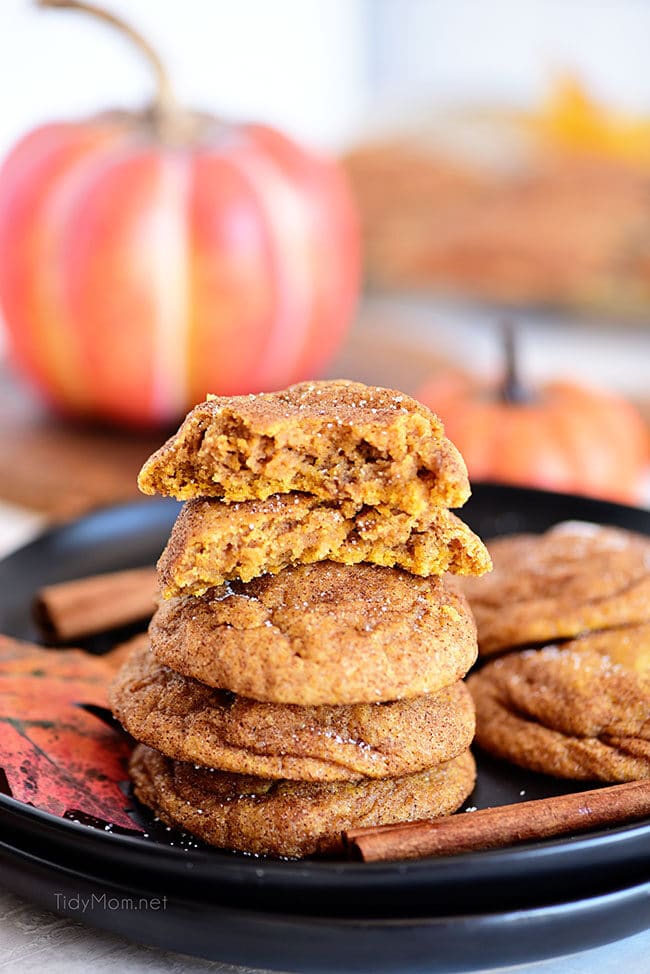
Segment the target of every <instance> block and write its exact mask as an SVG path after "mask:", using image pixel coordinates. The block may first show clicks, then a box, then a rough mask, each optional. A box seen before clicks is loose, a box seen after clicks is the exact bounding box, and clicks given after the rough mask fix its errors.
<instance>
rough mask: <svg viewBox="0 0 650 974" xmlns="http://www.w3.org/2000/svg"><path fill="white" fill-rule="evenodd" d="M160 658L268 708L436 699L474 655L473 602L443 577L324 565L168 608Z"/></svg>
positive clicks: (156, 637)
mask: <svg viewBox="0 0 650 974" xmlns="http://www.w3.org/2000/svg"><path fill="white" fill-rule="evenodd" d="M149 634H150V636H151V648H152V650H153V653H154V655H155V656H156V658H157V659H158V660H159V661H160V662H161V663H164V664H165V665H166V666H169V667H170V668H171V669H173V670H176V671H177V672H179V673H183V674H184V675H185V676H192V677H194V678H195V679H197V680H200V681H201V682H202V683H206V684H208V685H209V686H213V687H220V688H224V689H227V690H232V691H233V692H234V693H238V694H241V695H242V696H245V697H252V698H253V699H254V700H263V701H267V702H270V703H295V704H300V705H302V706H317V705H319V704H347V703H372V702H375V701H377V700H396V699H402V698H406V697H417V696H421V695H423V694H426V693H434V692H435V691H436V690H439V689H441V688H442V687H445V686H450V685H451V684H452V683H455V682H456V680H458V679H460V678H461V677H462V676H464V674H465V673H466V672H467V670H468V669H469V668H470V666H471V665H472V663H473V662H474V660H475V658H476V653H477V649H476V629H475V626H474V621H473V619H472V615H471V612H470V610H469V606H468V605H467V603H466V601H465V599H464V598H463V596H462V595H460V594H459V593H457V592H456V591H454V590H452V588H451V587H450V586H449V584H448V583H447V581H446V580H445V579H444V578H437V577H431V578H418V577H416V576H414V575H408V574H407V573H406V572H402V571H400V570H399V569H397V568H379V567H377V566H376V565H366V564H361V565H349V566H348V565H339V564H336V563H335V562H330V561H324V562H318V563H316V564H313V565H298V566H297V567H295V568H287V569H285V570H284V571H283V572H280V573H279V574H278V575H263V576H262V577H261V578H256V579H254V580H253V581H252V582H247V583H244V582H230V583H228V584H227V585H224V586H220V587H218V588H214V589H210V590H209V591H208V592H206V593H205V595H202V596H199V597H198V598H197V597H195V596H191V595H189V596H182V597H179V598H175V599H168V600H167V601H163V602H162V603H161V605H160V606H159V608H158V610H157V612H156V614H155V615H154V617H153V619H152V621H151V624H150V627H149Z"/></svg>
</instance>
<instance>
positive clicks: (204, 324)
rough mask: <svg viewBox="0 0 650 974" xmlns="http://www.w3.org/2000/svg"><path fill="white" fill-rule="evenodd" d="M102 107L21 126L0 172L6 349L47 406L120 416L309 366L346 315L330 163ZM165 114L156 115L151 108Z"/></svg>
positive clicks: (131, 417)
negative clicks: (77, 118) (86, 115)
mask: <svg viewBox="0 0 650 974" xmlns="http://www.w3.org/2000/svg"><path fill="white" fill-rule="evenodd" d="M179 119H180V121H181V122H182V123H183V124H184V125H185V132H186V134H185V135H184V136H182V137H179V136H178V132H179V130H182V125H181V126H180V128H179V126H178V125H177V126H176V132H175V136H174V138H171V139H170V138H168V137H167V135H168V133H167V135H165V134H164V133H163V134H162V135H161V131H162V130H161V126H160V124H159V122H160V114H158V115H156V113H153V112H151V111H149V112H143V113H142V114H141V115H127V114H124V113H122V114H114V115H112V114H109V115H105V116H98V117H97V118H95V119H90V120H88V121H83V122H57V123H53V124H47V125H44V126H42V127H40V128H38V129H36V130H35V131H33V132H31V133H30V134H28V135H27V136H26V137H25V138H24V139H23V140H22V141H21V142H20V143H19V144H18V145H17V146H16V147H15V148H14V149H13V151H12V152H11V154H10V155H9V157H8V159H7V160H6V162H5V164H4V167H3V168H2V169H1V170H0V308H1V310H2V315H3V317H4V321H5V324H6V328H7V332H8V336H9V345H10V351H11V353H12V357H13V359H14V360H15V362H16V364H17V366H18V368H19V369H20V370H22V372H24V373H25V374H26V375H27V376H29V377H30V378H31V379H32V380H33V381H34V382H35V383H36V384H37V386H38V387H39V388H40V389H41V390H42V391H43V392H44V393H45V394H46V395H47V397H48V398H49V400H50V401H51V402H52V403H53V404H55V405H56V406H57V407H59V408H60V409H62V410H64V411H67V412H71V413H75V414H82V415H89V416H98V417H101V418H105V419H109V420H113V421H115V420H117V421H122V422H126V423H130V424H135V425H151V424H165V423H170V422H172V421H173V420H175V419H177V418H178V416H179V415H181V414H182V413H184V412H185V411H186V410H187V409H188V408H189V407H190V406H191V405H192V404H193V403H195V402H197V401H199V400H202V399H204V398H205V395H206V393H208V392H213V393H220V394H225V395H234V394H239V393H246V392H253V391H259V390H262V389H266V390H270V389H277V388H281V387H282V386H285V385H287V384H288V383H290V382H292V381H295V380H298V379H301V378H307V377H309V376H311V375H313V374H314V373H316V372H317V371H318V370H319V369H320V368H321V367H322V365H323V364H324V363H325V362H326V361H327V360H328V359H329V358H330V356H331V355H332V354H333V353H334V351H335V350H336V349H337V347H338V345H339V343H340V341H341V339H342V337H343V335H344V333H345V331H346V328H347V325H348V323H349V320H350V317H351V314H352V310H353V307H354V302H355V298H356V293H357V289H358V279H359V263H360V257H359V240H358V228H357V220H356V211H355V207H354V205H353V202H352V200H351V198H350V195H349V191H348V188H347V184H346V182H345V179H344V176H343V175H342V173H341V171H340V170H339V168H338V167H337V166H336V165H335V164H334V163H333V162H330V161H327V160H324V159H322V158H320V157H318V156H316V155H315V154H312V153H311V152H308V151H306V150H305V149H303V148H301V147H299V146H298V145H297V144H296V143H295V142H293V141H291V140H290V139H289V138H286V137H285V136H283V135H281V134H280V133H279V132H277V131H275V130H273V129H271V128H268V127H265V126H262V125H241V126H235V125H230V124H225V123H220V122H217V121H216V120H214V119H211V118H207V117H205V116H198V115H193V114H191V113H187V112H186V113H183V114H182V115H179V116H178V117H177V119H176V121H177V122H178V121H179ZM166 121H167V122H168V121H169V118H168V117H167V119H166Z"/></svg>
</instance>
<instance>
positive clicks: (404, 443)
mask: <svg viewBox="0 0 650 974" xmlns="http://www.w3.org/2000/svg"><path fill="white" fill-rule="evenodd" d="M138 484H139V486H140V489H141V490H142V491H143V492H144V493H145V494H154V493H158V494H165V495H171V496H173V497H176V498H178V499H179V500H187V499H189V498H193V497H219V498H221V499H225V500H228V501H245V500H253V499H256V498H258V499H264V498H266V497H269V496H270V495H271V494H284V493H289V492H294V491H298V492H302V493H307V494H312V495H313V496H314V497H317V498H319V499H321V500H324V501H337V502H338V503H339V504H344V503H345V502H347V501H349V502H351V504H352V510H353V511H354V510H356V511H358V510H359V508H360V507H361V506H362V505H364V504H368V505H372V506H377V505H386V506H387V507H391V508H394V509H395V510H400V511H405V512H407V513H409V514H414V515H419V514H421V513H423V512H424V511H426V510H428V509H429V507H430V506H431V505H444V506H446V507H460V506H462V505H463V504H464V503H465V501H466V500H467V498H468V497H469V493H470V490H469V481H468V479H467V470H466V467H465V463H464V461H463V459H462V457H461V455H460V453H459V452H458V450H457V449H456V447H455V446H453V444H452V443H450V441H449V440H448V439H447V438H446V437H445V434H444V429H443V426H442V423H441V422H440V420H439V419H438V418H437V417H436V416H434V414H433V413H432V412H431V411H430V410H429V409H427V408H426V406H423V405H422V404H421V403H419V402H417V401H416V400H415V399H411V398H410V397H409V396H406V395H404V394H403V393H400V392H396V391H394V390H391V389H382V388H379V387H378V386H366V385H363V384H361V383H358V382H348V381H345V380H336V381H329V382H303V383H301V384H299V385H295V386H291V387H290V388H289V389H286V390H284V391H282V392H272V393H261V394H259V395H251V396H233V397H230V398H216V397H212V398H211V399H208V401H206V402H204V403H201V404H200V405H198V406H196V407H195V408H194V409H193V410H192V412H190V413H189V415H188V416H187V418H186V419H185V421H184V422H183V424H182V426H181V427H180V429H179V430H178V432H177V433H176V434H175V435H174V436H172V437H171V439H170V440H168V441H167V443H166V444H165V445H164V446H162V447H161V448H160V449H159V450H158V451H157V452H156V453H154V454H153V456H152V457H150V458H149V460H147V462H146V463H145V465H144V466H143V468H142V470H141V472H140V476H139V479H138ZM345 513H346V516H347V514H348V511H345Z"/></svg>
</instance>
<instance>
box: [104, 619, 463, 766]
mask: <svg viewBox="0 0 650 974" xmlns="http://www.w3.org/2000/svg"><path fill="white" fill-rule="evenodd" d="M110 700H111V706H112V709H113V713H114V714H115V716H116V717H117V718H118V720H120V721H121V722H122V724H123V725H124V727H125V728H126V730H127V731H128V732H129V734H131V736H132V737H134V738H135V739H136V740H138V741H141V742H142V743H144V744H148V745H150V746H151V747H154V748H156V749H157V750H158V751H161V752H162V753H163V754H165V755H167V757H171V758H175V759H177V760H180V761H189V762H192V763H195V764H200V765H204V766H207V767H211V768H218V769H220V770H222V771H233V772H237V773H239V774H253V775H259V776H261V777H264V778H292V779H300V780H303V781H346V780H348V781H350V780H355V779H357V778H362V777H364V776H365V777H369V778H387V777H396V776H399V775H405V774H412V773H414V772H416V771H422V770H423V769H424V768H429V767H432V766H433V765H434V764H439V763H441V762H443V761H448V760H450V759H451V758H453V757H456V755H457V754H460V752H461V751H465V750H466V749H467V748H468V747H469V746H470V744H471V742H472V738H473V736H474V705H473V703H472V698H471V696H470V693H469V690H468V689H467V687H466V686H465V684H464V683H462V682H460V681H459V682H457V683H454V684H453V686H451V687H447V688H445V689H443V690H439V691H438V692H437V693H435V694H430V695H428V696H424V697H416V698H414V699H412V700H402V701H393V702H391V703H383V704H380V703H375V704H353V705H348V706H341V707H331V706H320V707H296V706H292V705H290V704H272V703H258V702H257V701H255V700H250V699H248V698H246V697H239V696H236V695H235V694H232V693H229V692H228V691H224V690H215V689H212V688H211V687H207V686H204V685H203V684H202V683H198V682H197V681H196V680H192V679H190V678H189V677H184V676H181V675H180V674H178V673H175V672H174V671H173V670H170V669H169V668H168V667H166V666H162V665H161V664H160V663H157V662H156V660H155V659H154V658H153V656H152V655H151V652H150V650H149V641H148V638H147V636H146V635H145V636H142V637H140V638H139V640H138V642H137V644H136V646H135V648H134V650H133V652H132V655H131V657H130V659H129V660H128V662H127V663H126V664H125V665H124V667H123V668H122V669H121V671H120V672H119V674H118V675H117V677H116V679H115V681H114V682H113V685H112V687H111V691H110Z"/></svg>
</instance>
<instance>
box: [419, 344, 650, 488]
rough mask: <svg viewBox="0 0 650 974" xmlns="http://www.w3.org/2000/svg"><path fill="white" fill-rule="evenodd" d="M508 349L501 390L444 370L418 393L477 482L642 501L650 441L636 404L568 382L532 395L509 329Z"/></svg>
mask: <svg viewBox="0 0 650 974" xmlns="http://www.w3.org/2000/svg"><path fill="white" fill-rule="evenodd" d="M505 351H506V374H505V378H504V380H503V382H502V383H501V384H500V385H495V384H490V383H481V382H478V381H477V380H476V379H475V378H474V377H472V376H470V375H467V374H465V373H462V372H445V373H442V374H441V375H440V376H438V377H434V378H433V379H432V380H431V381H429V382H427V383H426V384H425V385H424V386H423V387H422V388H421V389H420V391H419V393H418V398H419V399H421V400H422V402H424V403H426V404H427V406H429V407H430V408H431V409H433V410H434V411H435V412H436V413H437V414H438V415H439V416H440V418H441V419H442V421H443V423H444V425H445V429H446V432H447V434H448V436H449V438H450V439H451V440H452V441H453V442H454V443H455V444H456V446H457V447H458V448H459V450H460V451H461V453H462V454H463V456H464V458H465V461H466V463H467V467H468V470H469V474H470V478H472V479H473V480H476V481H481V480H487V481H495V482H497V483H506V484H519V485H523V486H528V487H541V488H544V489H546V490H556V491H562V492H565V493H571V494H586V495H589V496H593V497H600V498H604V499H608V500H613V501H619V502H622V503H637V502H638V501H639V500H640V491H641V478H642V475H643V472H644V467H645V465H646V463H647V461H648V457H649V441H648V430H647V428H646V425H645V423H644V421H643V419H642V417H641V416H640V414H639V413H638V412H637V410H636V409H635V408H634V406H632V404H631V403H629V402H627V401H626V400H625V399H623V398H621V397H620V396H617V395H614V394H612V393H608V392H603V391H602V390H596V389H588V388H585V387H583V386H580V385H577V384H575V383H573V382H568V381H557V382H551V383H549V384H548V385H546V386H544V387H543V388H542V389H539V390H535V391H533V390H531V391H528V390H526V389H525V388H524V387H523V386H522V385H521V383H520V381H519V378H518V376H517V369H516V361H515V351H514V341H513V334H512V331H511V330H510V329H506V331H505Z"/></svg>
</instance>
